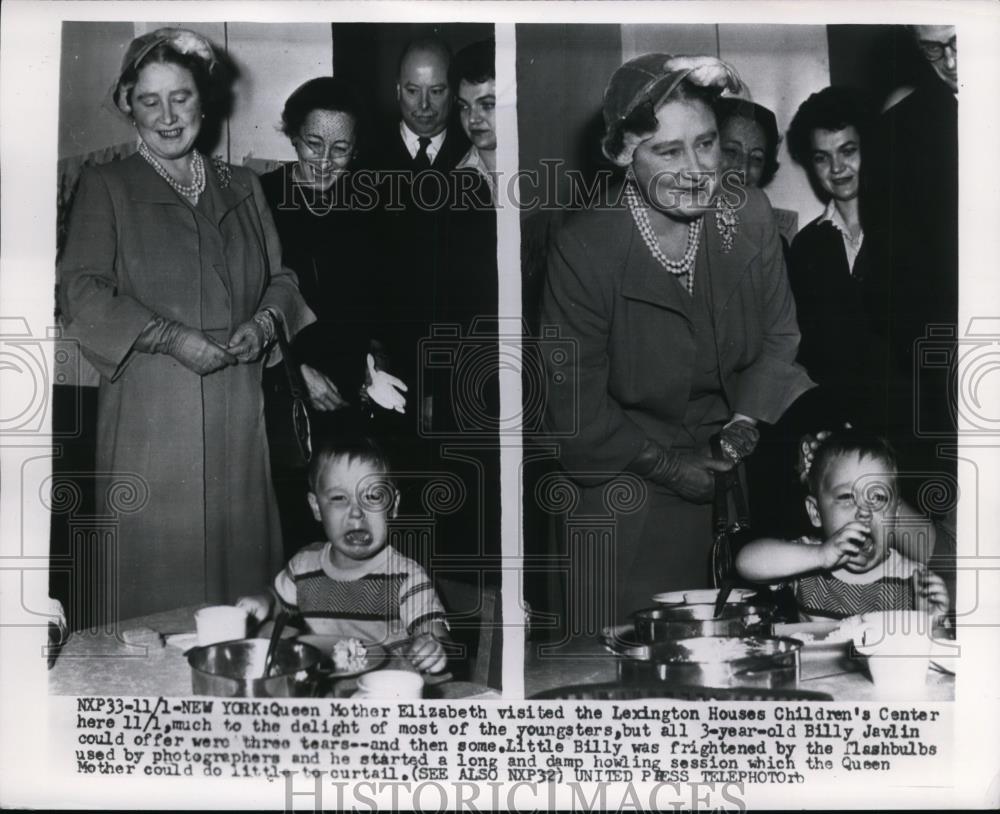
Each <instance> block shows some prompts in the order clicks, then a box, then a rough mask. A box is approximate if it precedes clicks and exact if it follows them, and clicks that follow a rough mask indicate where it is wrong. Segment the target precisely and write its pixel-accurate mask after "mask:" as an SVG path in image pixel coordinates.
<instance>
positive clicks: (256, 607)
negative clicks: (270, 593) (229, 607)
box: [236, 596, 271, 622]
mask: <svg viewBox="0 0 1000 814" xmlns="http://www.w3.org/2000/svg"><path fill="white" fill-rule="evenodd" d="M236 607H237V608H243V610H245V611H246V612H247V613H249V614H250V615H251V616H252V617H253V618H254V619H256V620H257V621H258V622H264V621H266V620H267V617H268V616H270V615H271V601H270V598H269V597H265V596H241V597H240V598H239V599H237V600H236Z"/></svg>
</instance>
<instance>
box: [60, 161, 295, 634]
mask: <svg viewBox="0 0 1000 814" xmlns="http://www.w3.org/2000/svg"><path fill="white" fill-rule="evenodd" d="M231 171H232V178H231V181H230V183H229V184H228V185H226V186H223V185H222V184H220V180H219V178H218V177H217V176H216V173H215V172H214V171H213V170H212V169H209V168H206V175H207V176H208V179H207V186H206V189H205V192H204V193H203V199H204V200H203V202H202V203H203V205H204V212H203V211H202V210H201V208H200V207H199V208H197V209H196V208H193V207H191V206H189V205H188V204H187V203H186V202H185V201H183V200H182V199H181V198H180V197H179V196H178V195H177V194H176V193H175V192H174V191H173V190H172V189H171V188H170V187H169V186H168V185H167V183H166V182H165V181H164V180H163V179H161V178H160V177H159V176H158V175H157V174H156V173H155V172H154V171H153V169H152V168H151V167H150V166H149V165H148V164H147V163H146V162H145V161H144V160H143V159H142V158H141V157H139V156H138V155H136V156H133V157H131V158H128V159H125V160H123V161H119V162H114V163H111V164H106V165H102V166H99V167H96V168H93V169H91V170H88V171H86V172H85V173H84V175H83V177H82V178H81V181H80V188H79V191H78V193H77V196H76V200H75V202H74V205H73V211H72V214H71V218H70V225H69V232H68V237H67V242H66V248H65V250H64V252H63V256H62V258H61V260H60V263H59V287H60V305H61V309H62V316H63V319H64V322H65V325H66V335H67V337H68V338H70V339H71V340H76V341H78V342H79V343H80V346H81V348H82V350H83V353H84V355H85V356H86V357H87V359H88V360H89V361H90V362H91V363H92V364H93V365H94V366H95V367H96V368H97V370H98V371H99V372H100V374H101V383H100V390H99V397H98V428H97V470H98V495H97V507H96V510H97V512H98V513H99V514H105V515H106V514H108V513H114V514H116V516H117V518H118V526H117V528H118V535H117V555H116V556H117V573H118V585H117V587H116V591H117V603H118V607H117V613H116V615H117V616H118V617H119V618H127V617H130V616H134V615H139V614H145V613H151V612H156V611H160V610H164V609H167V608H171V607H179V606H183V605H190V604H195V603H201V602H229V601H232V600H234V599H235V598H236V597H237V596H239V595H241V594H243V593H250V592H259V591H260V590H261V589H262V588H263V587H264V586H265V585H267V584H269V583H270V581H271V579H273V577H274V574H275V573H276V572H277V571H278V569H279V568H280V567H281V565H282V562H281V532H280V526H279V523H278V517H277V510H276V507H275V501H274V494H273V489H272V487H271V482H270V474H269V460H268V449H267V440H266V437H265V433H264V419H263V398H262V391H261V384H260V378H261V368H262V363H261V362H257V363H252V364H246V365H239V366H234V367H229V368H225V369H223V370H221V371H219V372H216V373H212V374H210V375H208V376H204V377H201V376H198V375H197V374H195V373H193V372H192V371H190V370H188V369H187V368H185V367H184V366H183V365H181V364H180V363H179V362H178V361H176V360H175V359H173V358H172V357H171V356H167V355H162V354H145V353H138V352H136V351H133V350H132V346H133V344H134V343H135V340H136V339H137V338H138V336H139V334H140V332H141V331H142V329H143V327H144V326H145V325H146V324H147V323H148V322H149V320H150V318H151V317H152V315H153V314H154V313H157V314H160V315H162V316H164V317H167V318H169V319H172V320H177V321H179V322H182V323H184V324H186V325H189V326H191V327H194V328H200V329H202V330H203V331H205V332H206V333H207V334H209V335H210V336H212V337H213V338H214V339H215V340H216V341H219V342H221V343H222V344H225V343H226V342H227V341H228V339H229V337H230V336H231V335H232V332H233V331H234V330H235V329H236V327H237V326H239V325H240V324H241V323H243V322H245V321H246V320H248V319H250V318H251V317H252V316H253V314H254V313H255V312H256V311H257V310H258V309H259V308H261V307H263V306H265V305H268V306H272V307H273V308H274V309H276V310H277V311H278V312H280V313H281V314H282V315H283V316H284V319H285V322H286V324H287V326H288V330H289V332H290V333H292V334H294V333H295V332H297V331H298V330H299V329H300V328H301V327H303V326H304V325H306V324H308V323H309V322H311V321H312V320H313V316H312V314H311V312H310V311H309V309H308V308H307V307H306V305H305V303H304V302H303V301H302V299H301V297H300V296H299V292H298V288H297V285H296V283H295V277H294V275H293V274H292V273H291V272H290V271H288V270H287V269H284V268H282V265H281V247H280V245H279V242H278V238H277V233H276V232H275V229H274V224H273V221H272V218H271V214H270V211H269V209H268V207H267V204H266V202H265V200H264V197H263V194H262V192H261V189H260V184H259V182H258V181H257V178H256V176H255V175H253V173H251V172H250V171H248V170H245V169H242V168H236V167H233V168H231ZM205 196H207V198H206V197H205ZM206 212H207V213H209V214H208V216H207V215H206V214H205V213H206ZM135 476H138V479H139V480H138V481H136V479H135ZM123 480H131V481H133V482H138V483H139V484H140V486H139V488H138V490H137V492H136V493H135V494H128V493H127V489H126V490H125V491H126V494H124V495H123V487H122V486H121V485H120V483H121V482H122V481H123ZM116 483H118V484H119V485H117V486H116ZM303 499H305V496H303ZM105 501H106V502H105Z"/></svg>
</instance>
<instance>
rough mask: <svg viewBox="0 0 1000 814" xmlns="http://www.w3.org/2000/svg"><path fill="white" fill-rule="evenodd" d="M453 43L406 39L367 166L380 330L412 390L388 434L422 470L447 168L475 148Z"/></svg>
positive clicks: (441, 282)
mask: <svg viewBox="0 0 1000 814" xmlns="http://www.w3.org/2000/svg"><path fill="white" fill-rule="evenodd" d="M450 65H451V50H450V49H449V48H448V46H447V45H446V44H445V43H444V42H442V41H441V40H439V39H419V40H414V41H412V42H410V43H409V44H407V46H406V47H405V48H404V49H403V51H402V54H401V55H400V59H399V70H398V73H397V80H396V99H397V101H398V103H399V120H398V121H397V122H394V123H393V124H392V125H391V126H390V127H388V128H386V129H385V132H384V134H383V138H382V139H381V141H380V142H379V143H378V144H377V145H376V149H375V151H374V154H373V159H372V162H371V168H372V169H373V170H375V171H376V172H377V173H378V180H379V184H378V188H379V196H380V200H379V213H378V220H379V223H378V228H379V232H378V233H379V235H380V238H381V239H380V240H379V241H378V245H376V246H373V257H374V260H375V262H374V263H373V268H371V269H370V272H371V273H373V274H375V275H376V276H377V279H378V284H377V286H376V289H375V290H377V291H379V292H380V301H379V302H378V303H377V312H378V314H379V317H378V321H379V322H380V323H382V324H381V326H380V334H379V335H380V336H382V337H384V338H385V340H386V351H387V354H388V362H387V364H388V367H389V369H390V370H391V372H392V373H394V374H396V375H398V376H399V377H400V378H402V379H403V381H405V382H406V384H407V385H408V386H409V388H410V394H411V398H410V400H409V406H408V408H407V414H406V416H405V417H396V416H387V417H385V419H386V422H387V423H388V424H390V425H391V426H388V427H387V428H386V430H385V434H386V436H388V437H390V438H391V439H392V440H391V442H390V446H391V447H394V448H395V449H396V451H397V456H398V458H399V460H400V462H401V463H402V465H403V467H404V468H406V469H409V470H426V469H427V468H428V467H429V466H430V465H431V464H430V459H431V457H432V450H431V448H430V446H429V445H428V444H426V443H424V442H423V441H422V440H421V438H420V436H421V434H422V433H426V431H427V430H428V429H429V428H430V424H431V421H432V414H433V407H432V399H431V398H430V395H431V387H430V385H429V382H425V381H424V378H426V377H427V375H428V371H427V370H425V366H424V365H423V363H422V359H421V353H422V351H421V341H422V340H425V339H427V338H428V337H430V336H431V335H432V326H433V324H434V323H435V321H436V317H437V305H436V304H437V303H438V301H440V300H441V299H442V298H443V297H444V296H445V294H446V292H447V277H448V269H447V255H448V251H447V243H448V235H447V230H448V215H449V211H448V210H449V205H450V197H451V186H450V185H451V177H450V176H451V171H452V170H453V169H454V168H455V165H456V164H457V163H458V162H459V160H460V159H461V158H462V157H463V156H464V155H465V153H466V152H467V151H468V149H469V141H468V139H467V138H466V136H465V134H464V133H463V132H462V129H461V127H459V126H458V123H457V121H455V117H454V116H453V99H454V95H453V89H452V87H451V86H450V84H449V76H448V71H449V68H450Z"/></svg>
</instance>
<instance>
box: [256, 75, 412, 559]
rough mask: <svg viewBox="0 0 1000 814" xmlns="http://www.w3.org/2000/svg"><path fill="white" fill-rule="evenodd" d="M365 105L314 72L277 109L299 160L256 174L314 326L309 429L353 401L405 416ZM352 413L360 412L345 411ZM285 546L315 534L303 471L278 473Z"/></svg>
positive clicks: (302, 353) (305, 354)
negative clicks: (386, 313)
mask: <svg viewBox="0 0 1000 814" xmlns="http://www.w3.org/2000/svg"><path fill="white" fill-rule="evenodd" d="M362 122H363V116H362V109H361V105H360V103H359V102H358V100H357V97H356V95H355V93H354V91H353V89H352V88H351V87H350V86H349V85H347V84H346V83H344V82H342V81H340V80H337V79H334V78H333V77H317V78H315V79H310V80H309V81H308V82H306V83H304V84H303V85H301V86H300V87H299V88H298V89H296V90H295V91H294V92H293V93H292V95H291V96H289V97H288V100H287V101H286V102H285V107H284V110H283V111H282V131H283V132H284V133H285V135H287V136H288V137H289V139H291V142H292V145H293V146H294V148H295V152H296V154H297V160H296V161H293V162H290V163H288V164H284V165H282V166H280V167H279V168H278V169H276V170H274V171H273V172H269V173H267V174H266V175H264V176H263V177H262V178H261V186H262V187H263V189H264V195H265V197H266V198H267V201H268V204H269V205H270V207H271V211H272V212H273V214H274V222H275V225H276V226H277V230H278V235H279V237H280V238H281V245H282V262H283V264H284V265H285V266H286V267H288V268H290V269H292V270H293V271H294V272H295V274H296V276H297V277H298V281H299V287H300V290H301V291H302V295H303V297H304V298H305V300H306V302H307V303H308V304H309V306H310V308H311V309H312V310H313V312H314V313H315V314H316V317H317V322H316V323H314V324H313V325H310V326H309V327H308V329H306V330H303V331H301V332H300V333H299V334H298V335H297V336H296V337H295V339H294V342H293V345H292V355H293V356H294V357H295V359H296V361H297V362H300V363H302V373H303V378H304V380H305V385H306V387H307V388H308V391H309V397H310V401H311V403H312V407H313V408H314V411H318V412H316V413H314V424H317V425H318V426H314V430H317V429H319V430H320V431H322V429H323V427H324V425H325V424H327V423H329V422H325V421H317V420H316V419H319V418H322V417H323V416H328V417H331V418H333V419H334V420H336V418H335V416H340V415H342V414H341V413H339V412H338V411H340V410H341V409H342V408H345V407H355V408H358V409H360V410H363V411H364V412H366V413H370V412H374V411H375V408H376V407H380V408H383V409H384V410H390V411H395V412H399V413H402V412H403V411H404V409H405V407H406V398H405V396H404V395H403V394H404V393H405V391H406V386H405V385H404V384H403V383H402V382H401V381H400V380H399V379H397V378H395V377H394V376H391V375H390V374H388V373H387V372H385V370H384V369H383V368H384V367H385V364H386V361H385V359H384V357H383V354H382V352H381V346H380V344H379V342H378V338H377V337H376V336H375V333H376V332H377V328H376V327H375V326H376V325H377V316H378V314H377V310H376V307H377V304H378V302H379V292H377V291H376V290H375V286H374V284H373V279H374V275H373V271H374V270H375V269H374V267H375V266H376V264H377V261H376V246H377V243H376V240H377V238H376V232H375V228H374V224H373V220H374V217H373V216H374V207H375V204H376V197H375V194H374V190H373V189H372V188H370V187H369V188H365V187H364V186H363V185H362V184H361V183H359V182H358V181H357V178H356V176H355V175H354V174H353V173H352V172H351V168H352V165H353V164H354V162H355V160H356V158H357V155H358V151H359V145H360V142H361V132H362ZM264 384H265V390H266V391H268V392H273V391H275V390H277V389H280V388H282V387H284V386H285V381H284V374H283V371H282V370H274V371H271V372H270V375H269V376H268V377H267V378H265V383H264ZM350 412H352V413H353V412H356V410H355V411H350ZM275 482H276V488H277V491H278V500H279V505H280V507H281V514H282V525H283V527H284V530H285V540H286V542H285V548H286V552H287V553H294V551H296V550H298V548H299V547H300V546H301V544H302V543H304V542H308V541H309V540H311V539H312V538H311V534H312V533H313V530H314V524H313V520H312V517H311V515H310V513H309V511H308V507H307V506H306V502H305V493H306V491H307V490H306V489H305V480H304V474H303V473H302V472H291V471H283V472H278V471H276V472H275Z"/></svg>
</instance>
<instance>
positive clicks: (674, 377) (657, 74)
mask: <svg viewBox="0 0 1000 814" xmlns="http://www.w3.org/2000/svg"><path fill="white" fill-rule="evenodd" d="M739 87H740V83H739V79H738V77H737V76H736V74H735V72H734V71H733V70H732V69H731V68H730V67H729V66H728V65H726V64H725V63H722V62H720V61H718V60H716V59H714V58H709V57H673V58H672V57H669V56H667V55H665V54H647V55H645V56H642V57H639V58H637V59H634V60H632V61H630V62H628V63H626V64H625V65H623V66H622V67H621V68H619V69H618V71H616V72H615V74H614V75H613V76H612V78H611V81H610V84H609V85H608V88H607V90H606V92H605V96H604V118H605V124H606V135H605V139H604V143H603V149H604V152H605V155H606V156H607V157H608V158H609V159H610V160H611V161H613V162H614V163H615V164H616V165H618V166H619V167H622V168H626V169H627V174H626V178H625V182H624V186H623V187H622V189H621V190H620V194H619V195H618V196H617V199H616V198H615V196H612V199H613V201H614V200H617V202H618V204H617V205H614V206H609V207H604V208H602V209H593V210H590V211H586V212H581V213H578V214H576V215H575V216H573V217H572V218H570V219H569V220H568V221H567V222H566V224H565V226H564V227H563V229H562V230H561V232H560V233H559V234H558V236H557V238H556V240H555V244H554V247H553V249H552V251H551V254H550V257H549V268H548V278H547V281H546V288H545V292H544V295H543V301H542V325H543V326H558V328H559V331H560V338H561V339H569V340H571V341H572V343H573V345H574V347H575V349H576V360H575V362H574V363H573V364H572V365H566V364H565V363H563V364H558V362H559V361H561V360H559V359H555V355H550V359H555V361H550V366H551V370H550V382H551V384H550V395H549V401H548V404H547V414H546V415H547V425H548V428H549V430H550V431H551V433H552V435H553V436H554V437H556V438H557V439H558V440H559V443H560V447H561V461H562V464H563V466H564V467H565V469H566V470H567V473H568V474H569V476H570V477H571V478H573V479H574V480H576V481H577V482H578V483H579V484H580V490H581V494H580V503H579V504H578V505H577V508H576V512H575V516H576V517H581V516H583V515H592V516H604V517H607V516H608V513H609V511H613V510H614V508H615V506H616V505H617V507H618V510H619V511H618V514H617V523H616V526H615V533H614V540H613V543H612V545H613V547H614V551H613V558H612V559H613V565H614V576H613V577H611V576H610V575H609V576H608V584H607V585H604V586H599V587H598V586H595V587H594V588H593V590H594V591H595V592H597V591H598V590H599V589H603V590H602V591H601V592H602V593H603V595H604V596H605V597H607V596H608V594H609V590H610V589H611V588H612V587H613V589H614V594H613V595H612V596H613V597H614V610H615V615H616V616H617V617H619V618H620V617H621V616H623V615H624V614H625V613H627V612H628V611H630V610H634V609H637V608H640V607H644V606H647V605H649V604H651V596H652V595H653V594H654V593H656V592H657V591H663V590H667V589H684V588H698V587H704V586H706V585H707V584H708V582H709V554H710V550H711V545H712V522H711V521H712V512H711V505H710V502H711V499H712V496H713V494H714V482H715V474H716V473H717V472H719V471H725V470H729V469H730V468H732V466H733V465H734V463H738V462H739V460H740V458H741V457H743V456H746V455H748V454H750V453H751V452H752V451H753V448H754V445H755V444H756V440H757V429H756V424H757V422H760V421H764V422H773V421H775V420H777V419H778V417H780V416H781V414H782V412H783V411H784V410H785V409H786V408H787V407H788V406H789V405H790V404H791V403H792V402H793V401H794V400H795V399H796V398H797V397H798V396H799V395H801V394H802V393H803V392H804V391H806V390H807V389H809V388H810V387H812V382H811V381H810V380H809V378H808V376H807V375H806V373H805V372H804V371H803V370H802V369H801V368H800V367H798V366H796V364H795V355H796V350H797V347H798V342H799V330H798V326H797V324H796V321H795V305H794V302H793V300H792V296H791V292H790V291H789V287H788V280H787V277H786V273H785V266H784V261H783V259H782V251H781V243H780V241H779V238H778V233H777V229H776V227H775V222H774V218H773V216H772V213H771V208H770V206H769V205H768V203H767V199H766V198H765V197H764V195H763V194H762V193H761V192H759V191H758V190H755V189H745V188H743V187H742V186H739V185H735V184H734V185H729V184H727V183H726V180H727V179H725V178H723V179H721V183H720V179H719V177H718V173H717V170H718V169H719V167H720V163H721V153H720V148H719V134H718V129H717V125H716V119H715V114H714V112H713V108H712V103H713V102H714V101H715V98H716V97H717V96H718V95H719V93H720V92H721V91H723V90H725V89H728V90H730V91H735V90H738V89H739ZM715 433H721V441H722V449H723V450H724V451H725V452H726V454H727V459H726V460H719V459H715V458H713V457H712V455H711V453H710V452H709V438H710V437H711V436H712V435H713V434H715ZM622 473H628V474H627V475H625V476H624V477H625V478H626V479H627V480H628V481H629V483H630V484H631V486H630V490H631V497H630V499H628V500H622V491H621V490H616V489H615V486H614V484H615V482H616V481H618V482H620V481H621V480H622ZM623 503H626V504H628V505H621V504H623ZM599 522H602V524H603V521H599ZM571 578H572V577H571ZM605 607H607V608H608V609H609V610H610V606H609V605H605ZM571 622H572V620H571Z"/></svg>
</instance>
